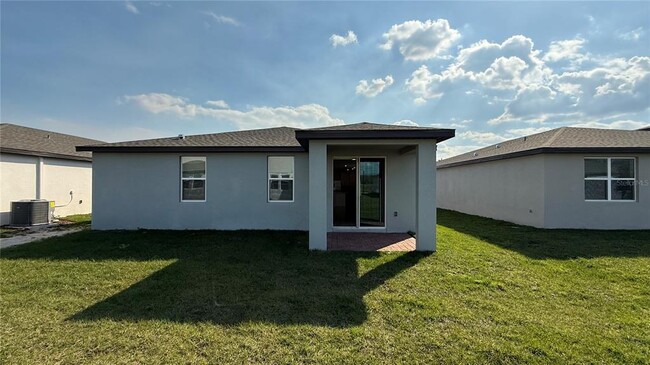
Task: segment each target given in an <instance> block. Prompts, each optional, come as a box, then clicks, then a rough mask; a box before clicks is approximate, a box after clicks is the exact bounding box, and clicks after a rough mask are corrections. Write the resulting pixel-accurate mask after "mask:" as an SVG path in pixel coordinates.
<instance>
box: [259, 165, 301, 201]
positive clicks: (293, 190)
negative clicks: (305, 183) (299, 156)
mask: <svg viewBox="0 0 650 365" xmlns="http://www.w3.org/2000/svg"><path fill="white" fill-rule="evenodd" d="M271 157H290V158H291V164H292V165H293V176H292V177H291V178H284V177H276V178H272V177H271V173H270V172H269V167H270V166H271V165H270V163H269V160H270V159H271ZM271 181H280V182H282V181H291V182H293V184H291V200H271ZM295 194H296V157H295V156H293V155H268V156H266V202H267V203H293V202H295V200H296V195H295Z"/></svg>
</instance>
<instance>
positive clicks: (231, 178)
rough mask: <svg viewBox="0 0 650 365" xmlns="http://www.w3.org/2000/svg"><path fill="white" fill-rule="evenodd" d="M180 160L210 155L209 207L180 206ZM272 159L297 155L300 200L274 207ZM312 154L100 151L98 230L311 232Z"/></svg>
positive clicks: (96, 163)
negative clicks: (271, 198) (270, 196)
mask: <svg viewBox="0 0 650 365" xmlns="http://www.w3.org/2000/svg"><path fill="white" fill-rule="evenodd" d="M180 156H205V157H206V158H207V181H206V198H207V199H206V201H205V202H181V201H180ZM268 156H294V157H295V158H294V166H295V167H294V169H295V179H294V201H293V202H268V195H267V194H268V175H267V157H268ZM308 164H309V161H308V155H307V154H306V153H187V154H179V153H103V152H100V153H98V152H95V153H93V165H94V166H93V167H94V169H93V181H94V184H95V195H94V200H93V222H92V226H93V229H100V230H102V229H137V228H149V229H223V230H235V229H280V230H307V229H308V219H309V214H308V200H309V194H308V170H309V169H308V166H309V165H308Z"/></svg>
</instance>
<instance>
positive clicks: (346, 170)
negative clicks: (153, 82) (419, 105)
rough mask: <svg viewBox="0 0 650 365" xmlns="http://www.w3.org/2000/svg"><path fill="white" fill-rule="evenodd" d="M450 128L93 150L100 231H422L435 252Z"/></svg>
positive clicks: (222, 136) (375, 127) (362, 128)
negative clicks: (443, 149) (440, 159)
mask: <svg viewBox="0 0 650 365" xmlns="http://www.w3.org/2000/svg"><path fill="white" fill-rule="evenodd" d="M453 136H454V130H453V129H437V128H420V127H405V126H395V125H384V124H371V123H360V124H352V125H343V126H336V127H327V128H314V129H302V130H301V129H294V128H288V127H279V128H269V129H258V130H248V131H239V132H227V133H216V134H206V135H196V136H186V137H183V136H179V137H173V138H162V139H153V140H144V141H133V142H122V143H108V144H101V145H93V146H83V147H78V148H77V150H78V151H92V152H93V186H94V201H93V204H94V207H93V222H92V227H93V229H137V228H152V229H225V230H236V229H279V230H309V247H310V248H311V249H317V250H324V249H326V248H327V232H332V231H352V232H407V231H415V232H417V240H416V249H418V250H423V251H434V250H435V248H436V245H435V224H436V195H435V191H436V189H435V181H436V169H435V161H436V143H437V142H440V141H444V140H446V139H448V138H451V137H453Z"/></svg>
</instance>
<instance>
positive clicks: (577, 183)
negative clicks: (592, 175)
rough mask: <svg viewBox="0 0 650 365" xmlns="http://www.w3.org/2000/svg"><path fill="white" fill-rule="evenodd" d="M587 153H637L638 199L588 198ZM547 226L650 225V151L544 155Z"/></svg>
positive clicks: (625, 155) (640, 226) (600, 227)
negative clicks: (607, 199) (585, 193)
mask: <svg viewBox="0 0 650 365" xmlns="http://www.w3.org/2000/svg"><path fill="white" fill-rule="evenodd" d="M585 157H635V158H636V181H637V186H636V197H637V199H636V201H629V202H623V201H599V202H593V201H585V197H584V196H585V195H584V159H585ZM544 181H545V189H546V200H545V207H546V217H545V220H544V223H545V224H544V226H545V228H586V229H650V154H647V153H646V154H598V155H584V154H557V155H550V154H549V155H546V156H545V177H544Z"/></svg>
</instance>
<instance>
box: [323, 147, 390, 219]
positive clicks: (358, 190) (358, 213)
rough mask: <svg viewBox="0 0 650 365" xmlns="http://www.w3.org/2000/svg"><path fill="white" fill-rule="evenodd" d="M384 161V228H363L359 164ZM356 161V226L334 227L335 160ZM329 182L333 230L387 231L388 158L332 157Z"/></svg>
mask: <svg viewBox="0 0 650 365" xmlns="http://www.w3.org/2000/svg"><path fill="white" fill-rule="evenodd" d="M362 158H363V159H366V158H368V159H371V158H375V159H382V160H384V183H383V189H384V194H383V196H384V211H383V212H382V213H383V215H384V225H383V226H377V227H362V226H361V194H360V193H361V179H360V174H361V169H360V168H359V162H361V159H362ZM352 159H354V160H355V161H356V165H357V168H356V171H357V176H356V187H355V194H356V202H357V204H356V212H355V215H356V217H355V218H356V225H354V226H336V225H334V161H335V160H352ZM329 180H330V181H329V182H328V184H327V185H328V188H329V189H331V190H332V199H330V208H331V211H332V216H331V218H332V230H335V231H351V230H352V231H356V230H369V231H385V230H386V218H387V216H386V212H387V210H388V207H387V204H386V201H387V200H388V198H387V195H388V188H387V186H388V159H387V158H386V156H376V155H371V156H357V155H354V156H347V155H346V156H332V168H331V170H330V178H329Z"/></svg>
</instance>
